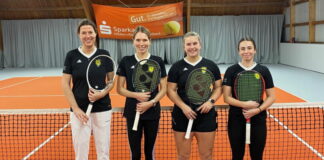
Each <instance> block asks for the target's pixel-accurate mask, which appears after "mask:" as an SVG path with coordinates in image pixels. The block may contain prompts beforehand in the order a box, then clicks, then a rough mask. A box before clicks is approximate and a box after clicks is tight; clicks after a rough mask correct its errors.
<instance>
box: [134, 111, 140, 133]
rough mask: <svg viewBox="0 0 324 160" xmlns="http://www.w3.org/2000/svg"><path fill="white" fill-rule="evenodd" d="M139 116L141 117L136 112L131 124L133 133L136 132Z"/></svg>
mask: <svg viewBox="0 0 324 160" xmlns="http://www.w3.org/2000/svg"><path fill="white" fill-rule="evenodd" d="M140 115H141V113H140V112H136V115H135V119H134V124H133V131H137V127H138V121H139V118H140Z"/></svg>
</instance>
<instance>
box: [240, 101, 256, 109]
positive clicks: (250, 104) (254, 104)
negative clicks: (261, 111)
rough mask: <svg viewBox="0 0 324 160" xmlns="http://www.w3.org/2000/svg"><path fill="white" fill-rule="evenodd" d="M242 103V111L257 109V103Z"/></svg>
mask: <svg viewBox="0 0 324 160" xmlns="http://www.w3.org/2000/svg"><path fill="white" fill-rule="evenodd" d="M243 103H244V107H243V108H244V109H252V108H257V107H259V105H260V104H259V103H258V102H256V101H245V102H243Z"/></svg>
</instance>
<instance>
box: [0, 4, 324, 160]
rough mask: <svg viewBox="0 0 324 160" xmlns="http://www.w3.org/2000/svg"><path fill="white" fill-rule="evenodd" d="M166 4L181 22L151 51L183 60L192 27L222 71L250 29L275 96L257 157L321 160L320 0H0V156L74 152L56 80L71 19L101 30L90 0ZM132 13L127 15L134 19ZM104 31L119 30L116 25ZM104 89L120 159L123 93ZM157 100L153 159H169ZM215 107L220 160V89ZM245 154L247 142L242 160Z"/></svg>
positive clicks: (323, 14)
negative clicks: (184, 39) (184, 38)
mask: <svg viewBox="0 0 324 160" xmlns="http://www.w3.org/2000/svg"><path fill="white" fill-rule="evenodd" d="M170 4H179V5H180V6H181V8H180V9H181V12H180V13H182V14H181V15H180V17H181V18H180V19H179V18H177V19H176V21H179V23H180V26H181V29H180V31H179V33H174V32H173V31H167V32H169V33H170V34H167V35H166V37H162V38H161V37H160V38H153V39H152V46H151V47H150V53H151V54H153V55H158V56H160V57H163V60H164V61H165V64H166V70H167V71H168V70H169V69H170V67H171V65H172V64H174V63H175V62H177V61H178V60H180V59H182V58H183V56H184V50H183V42H182V35H183V33H186V32H187V31H195V32H197V33H199V34H200V36H201V41H202V56H203V57H205V58H208V59H210V60H212V61H214V62H215V63H216V64H217V65H218V66H219V68H220V72H221V74H222V75H223V74H224V73H225V71H226V69H227V68H228V67H229V66H231V65H232V64H234V63H237V62H238V61H239V56H238V53H237V43H238V41H239V40H240V39H241V37H243V36H249V37H253V38H254V40H255V42H256V48H257V52H256V57H255V61H256V62H257V63H261V64H263V65H265V66H267V67H268V68H269V70H270V72H271V74H272V77H273V81H274V85H275V93H276V97H277V99H276V101H275V103H274V104H273V105H272V106H271V107H270V108H269V109H268V110H267V115H268V118H267V128H268V129H267V143H266V147H265V151H264V159H265V160H283V159H285V160H324V97H323V92H322V91H323V90H324V85H323V82H324V63H322V59H324V54H323V53H324V52H323V50H324V1H323V0H226V1H223V0H185V1H180V0H163V1H162V0H136V1H135V0H116V1H108V0H60V1H50V0H1V1H0V159H1V160H2V159H3V160H17V159H24V160H25V159H28V160H72V159H75V158H74V151H73V144H72V137H71V127H70V119H69V114H70V106H69V104H68V102H67V100H66V97H65V96H64V94H63V90H62V87H61V78H62V70H63V63H64V59H65V56H66V53H67V52H68V51H69V50H71V49H74V48H77V47H79V46H80V40H79V37H78V35H77V33H76V28H77V25H78V23H79V22H80V21H81V20H82V19H84V18H88V19H91V20H93V21H94V22H96V24H97V26H99V27H98V28H99V29H103V30H104V29H107V28H105V27H107V26H109V25H110V23H109V21H108V20H107V21H99V20H98V17H96V14H98V12H99V11H97V10H96V9H97V8H98V6H97V5H103V6H109V7H117V8H123V9H129V10H131V9H137V8H146V9H150V8H152V7H153V8H154V7H159V6H163V5H170ZM169 9H170V8H169ZM168 11H170V10H168ZM149 12H152V13H153V12H154V13H159V12H158V11H155V10H152V11H149ZM123 13H124V12H120V14H123ZM177 13H178V10H177ZM115 14H116V13H115ZM118 14H119V12H118ZM136 15H139V14H136ZM139 21H140V19H136V22H135V21H134V22H133V23H135V25H137V24H143V23H142V22H141V23H138V22H139ZM152 21H153V20H152ZM161 21H163V20H161ZM156 23H158V22H156ZM132 25H133V24H132ZM144 25H145V23H144ZM102 27H103V28H102ZM109 27H110V26H109ZM109 27H108V28H109ZM171 28H172V27H171ZM110 29H111V31H112V32H122V31H121V30H118V28H117V27H116V28H114V27H111V28H110ZM119 29H120V28H119ZM128 29H130V28H128ZM125 30H127V29H125ZM171 30H172V29H171ZM123 31H124V30H123ZM164 32H166V31H164ZM120 35H122V34H120ZM103 36H104V35H103ZM97 42H98V44H97V45H98V46H99V47H98V48H103V49H106V50H108V51H109V52H110V54H111V56H112V58H114V60H115V61H116V62H117V63H118V62H120V60H121V58H122V57H123V56H126V55H131V54H133V53H134V48H133V46H132V41H131V40H130V39H125V38H109V37H108V38H107V37H100V38H99V39H97ZM110 97H111V100H112V108H113V109H112V110H113V116H112V123H111V144H110V159H112V160H128V159H130V149H129V144H128V140H127V130H126V122H125V118H123V116H122V113H123V107H124V103H125V97H123V96H121V95H119V94H118V93H117V91H116V86H115V88H114V89H113V90H112V91H111V92H110ZM161 106H162V112H161V119H160V126H159V131H158V137H157V140H156V144H155V148H154V149H155V151H154V152H155V153H154V154H155V158H156V159H157V160H172V159H177V151H176V145H175V142H174V137H173V133H172V132H173V130H172V128H171V123H172V122H171V112H172V107H173V103H172V101H171V100H170V99H169V98H168V97H167V96H165V97H164V98H163V99H162V100H161ZM215 106H216V107H215V109H216V110H217V113H218V118H217V121H218V129H217V131H216V139H215V144H214V152H213V159H215V160H216V159H217V160H229V159H231V148H230V145H229V140H228V135H227V116H228V105H227V104H226V103H224V101H223V97H221V98H220V99H219V100H218V101H217V102H216V105H215ZM196 143H197V142H196V140H194V141H193V145H192V154H191V159H192V160H196V159H197V160H198V159H199V153H198V149H197V144H196ZM142 146H143V145H142ZM142 150H143V149H142ZM89 153H90V155H89V159H91V160H92V159H93V160H94V159H96V151H95V147H94V140H93V138H91V146H90V152H89ZM248 155H249V152H248V149H246V152H245V158H244V159H245V160H248V159H249V156H248ZM142 158H143V159H144V154H143V153H142Z"/></svg>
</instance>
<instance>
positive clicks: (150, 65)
mask: <svg viewBox="0 0 324 160" xmlns="http://www.w3.org/2000/svg"><path fill="white" fill-rule="evenodd" d="M133 74H134V77H133V85H134V88H135V90H136V91H138V92H147V91H151V92H152V91H154V90H155V89H156V88H157V86H158V84H159V79H160V66H159V65H158V64H157V63H156V62H152V60H146V62H144V63H143V62H139V63H138V64H136V66H135V70H134V73H133Z"/></svg>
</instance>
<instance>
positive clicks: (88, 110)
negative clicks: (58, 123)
mask: <svg viewBox="0 0 324 160" xmlns="http://www.w3.org/2000/svg"><path fill="white" fill-rule="evenodd" d="M92 107H93V104H92V103H91V102H90V103H89V105H88V108H87V111H86V115H87V117H88V118H90V114H91V110H92ZM83 124H84V125H86V124H87V123H86V122H84V123H83Z"/></svg>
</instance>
